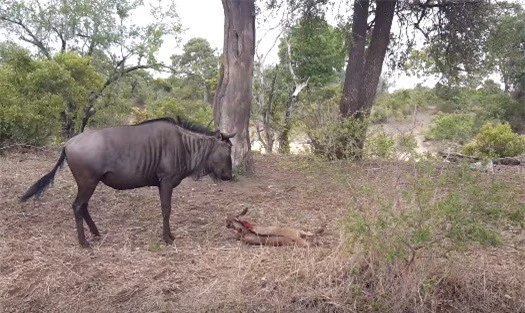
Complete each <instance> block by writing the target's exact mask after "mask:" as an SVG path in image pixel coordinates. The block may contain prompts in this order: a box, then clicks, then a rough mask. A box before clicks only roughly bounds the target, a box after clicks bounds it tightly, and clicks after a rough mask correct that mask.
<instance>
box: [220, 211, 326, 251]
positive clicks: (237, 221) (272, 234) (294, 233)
mask: <svg viewBox="0 0 525 313" xmlns="http://www.w3.org/2000/svg"><path fill="white" fill-rule="evenodd" d="M247 212H248V208H245V209H244V210H243V211H242V212H241V213H240V214H238V215H237V216H230V217H228V218H227V219H226V227H227V228H232V229H234V230H235V231H236V237H237V239H238V240H241V241H242V242H244V243H247V244H252V245H266V246H284V245H294V244H296V245H299V246H302V247H308V246H310V243H311V241H312V240H313V239H314V237H315V236H317V235H319V234H321V233H322V232H323V231H324V227H323V228H321V229H319V230H318V231H316V232H315V233H311V232H305V231H302V230H297V229H293V228H290V227H277V226H255V225H252V224H251V223H249V222H248V221H245V220H242V219H241V217H242V216H244V215H245V214H246V213H247Z"/></svg>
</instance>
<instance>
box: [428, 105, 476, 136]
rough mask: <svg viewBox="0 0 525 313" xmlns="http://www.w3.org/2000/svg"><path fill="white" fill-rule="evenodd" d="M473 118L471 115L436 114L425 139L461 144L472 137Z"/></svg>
mask: <svg viewBox="0 0 525 313" xmlns="http://www.w3.org/2000/svg"><path fill="white" fill-rule="evenodd" d="M474 121H475V117H474V115H472V114H461V113H450V114H445V113H441V112H440V113H438V114H437V116H436V117H434V119H433V120H432V125H431V126H430V129H429V132H428V134H427V136H426V137H427V139H431V140H450V141H453V142H457V143H460V144H463V143H464V142H466V141H468V140H469V139H470V138H472V136H473V135H474Z"/></svg>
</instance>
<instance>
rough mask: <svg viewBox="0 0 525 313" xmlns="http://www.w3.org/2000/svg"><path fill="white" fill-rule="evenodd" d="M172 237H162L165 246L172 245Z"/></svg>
mask: <svg viewBox="0 0 525 313" xmlns="http://www.w3.org/2000/svg"><path fill="white" fill-rule="evenodd" d="M172 236H173V235H170V236H164V241H165V242H166V244H168V245H171V244H173V239H175V238H172Z"/></svg>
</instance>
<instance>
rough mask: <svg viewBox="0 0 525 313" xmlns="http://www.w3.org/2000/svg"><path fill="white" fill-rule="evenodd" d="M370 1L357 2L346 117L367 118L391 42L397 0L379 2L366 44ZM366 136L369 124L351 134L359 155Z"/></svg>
mask: <svg viewBox="0 0 525 313" xmlns="http://www.w3.org/2000/svg"><path fill="white" fill-rule="evenodd" d="M369 4H370V3H369V1H362V0H355V2H354V13H353V24H352V42H351V44H350V47H349V51H348V64H347V67H346V74H345V83H344V88H343V97H342V99H341V102H340V105H339V110H340V114H341V116H342V117H343V118H355V119H358V120H361V121H363V122H364V120H365V118H366V117H367V116H368V115H369V114H370V111H371V109H372V105H373V103H374V100H375V96H376V93H377V85H378V83H379V77H380V76H381V71H382V69H383V60H384V59H385V55H386V51H387V49H388V44H389V43H390V30H391V27H392V21H393V18H394V13H395V8H396V4H397V0H383V1H377V2H376V8H375V22H374V27H373V30H372V36H371V38H370V44H369V46H368V48H366V38H367V30H368V23H367V19H368V14H369ZM365 48H366V49H365ZM365 126H366V125H365ZM365 137H366V127H363V128H362V131H359V133H357V134H354V138H349V139H353V140H354V141H355V142H356V148H357V149H356V151H355V152H354V157H355V158H356V159H360V158H361V151H362V149H363V146H364V142H365V139H366V138H365Z"/></svg>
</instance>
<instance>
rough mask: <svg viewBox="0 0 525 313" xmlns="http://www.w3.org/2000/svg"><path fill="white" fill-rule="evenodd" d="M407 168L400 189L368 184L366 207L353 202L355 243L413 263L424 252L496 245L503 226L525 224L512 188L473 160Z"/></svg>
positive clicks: (380, 257) (349, 224)
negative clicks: (479, 168) (474, 166)
mask: <svg viewBox="0 0 525 313" xmlns="http://www.w3.org/2000/svg"><path fill="white" fill-rule="evenodd" d="M412 166H413V171H404V172H403V173H402V174H401V173H400V175H403V176H402V177H399V178H398V179H402V180H403V181H405V184H403V186H399V190H395V191H392V190H386V189H382V186H381V185H379V186H375V187H373V188H371V187H370V186H365V185H364V186H362V188H361V190H360V192H362V193H364V194H366V195H368V196H367V197H366V198H367V199H369V201H367V206H366V207H361V206H360V205H359V203H357V202H356V203H355V204H350V205H351V207H350V208H349V213H348V217H347V220H346V231H347V235H348V239H349V243H350V244H351V245H352V246H354V247H356V248H357V247H359V248H360V250H359V251H361V253H365V254H367V255H368V256H369V257H370V258H372V260H374V261H379V262H381V263H388V264H390V263H397V262H406V263H407V264H411V263H412V261H413V259H414V258H415V257H417V254H418V253H421V254H425V253H432V254H434V255H436V254H438V255H439V253H446V252H447V251H450V250H458V249H461V248H462V247H465V246H468V245H472V244H480V245H485V246H496V245H499V244H500V243H501V241H502V234H501V232H502V230H503V229H504V228H507V227H508V226H513V227H522V226H523V222H524V220H523V213H524V212H525V207H524V206H523V204H519V203H517V200H516V197H515V195H514V191H513V190H512V188H509V187H508V186H505V185H503V184H502V183H500V182H498V181H496V180H491V179H485V178H484V177H486V176H484V175H483V174H482V173H479V172H475V171H471V170H469V168H468V167H467V166H461V167H454V168H449V169H443V168H442V166H441V165H438V164H437V163H436V162H433V161H431V160H427V161H421V162H417V163H414V164H413V165H412Z"/></svg>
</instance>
